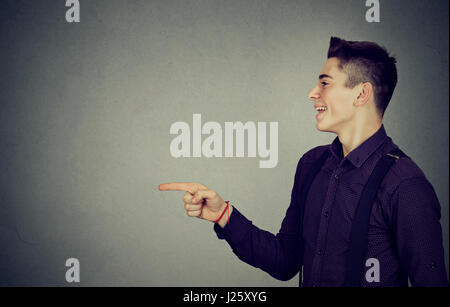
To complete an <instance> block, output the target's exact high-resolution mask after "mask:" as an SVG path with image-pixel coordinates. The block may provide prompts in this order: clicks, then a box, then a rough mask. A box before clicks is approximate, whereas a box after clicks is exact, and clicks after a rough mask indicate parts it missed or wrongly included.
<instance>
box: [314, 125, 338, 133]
mask: <svg viewBox="0 0 450 307" xmlns="http://www.w3.org/2000/svg"><path fill="white" fill-rule="evenodd" d="M316 129H317V130H319V131H321V132H334V131H333V130H332V129H331V128H330V127H325V126H323V125H320V124H319V123H316Z"/></svg>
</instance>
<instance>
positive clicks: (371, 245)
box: [159, 37, 448, 286]
mask: <svg viewBox="0 0 450 307" xmlns="http://www.w3.org/2000/svg"><path fill="white" fill-rule="evenodd" d="M395 63H396V60H395V59H394V58H393V57H390V56H389V54H388V53H387V51H386V50H385V49H384V48H382V47H380V46H378V45H377V44H375V43H372V42H353V41H345V40H342V39H339V38H335V37H332V38H331V41H330V47H329V50H328V59H327V61H326V63H325V66H324V67H323V69H322V72H321V73H320V75H319V79H318V84H317V85H316V86H315V87H314V88H313V89H312V90H311V92H310V93H309V98H310V99H311V100H312V101H313V102H314V108H315V109H316V110H317V115H316V119H317V124H316V127H317V129H318V130H320V131H327V132H333V133H336V134H337V137H336V139H335V140H334V141H333V143H332V144H330V145H327V146H319V147H316V148H314V149H312V150H310V151H309V152H307V153H306V154H304V155H303V156H302V157H301V158H300V160H299V162H298V165H297V170H296V174H295V180H294V187H293V189H292V194H291V203H290V206H289V208H288V209H287V212H286V216H285V218H284V220H283V222H282V225H281V229H280V231H279V233H278V234H277V235H273V234H271V233H269V232H267V231H264V230H261V229H259V228H257V227H256V226H254V225H253V224H252V222H251V221H249V220H248V219H247V218H245V217H244V216H243V215H242V214H241V213H240V212H239V211H238V210H237V209H236V208H235V207H234V206H233V205H232V204H230V203H228V202H225V201H224V200H223V199H222V198H221V197H220V196H219V195H218V194H217V193H216V192H215V191H214V190H211V189H209V188H208V187H206V186H204V185H202V184H199V183H167V184H161V185H160V186H159V189H160V190H183V191H186V193H185V195H184V197H183V199H184V202H185V209H186V211H187V214H188V215H189V216H193V217H199V218H202V219H205V220H209V221H213V222H216V224H215V225H214V230H215V231H216V233H217V235H218V237H219V238H220V239H226V241H227V242H228V243H229V244H230V246H231V247H232V249H233V252H234V253H235V254H236V255H237V256H238V257H239V259H241V260H242V261H245V262H246V263H248V264H250V265H252V266H255V267H258V268H261V269H262V270H264V271H266V272H267V273H269V274H270V275H271V276H273V277H274V278H277V279H279V280H289V279H291V278H292V277H294V276H295V275H296V274H297V273H298V272H299V271H300V270H301V269H302V267H303V274H301V275H303V280H300V282H301V284H303V285H304V286H344V285H349V284H348V283H347V278H348V275H349V274H348V273H349V272H350V269H349V263H350V264H351V263H352V261H349V259H351V258H349V255H350V254H351V251H352V250H354V245H352V244H354V243H353V240H354V237H353V236H355V233H356V236H358V229H356V231H355V230H353V231H352V229H353V228H352V226H354V225H353V224H355V225H356V224H357V221H359V220H358V217H356V212H357V209H358V206H360V205H359V203H360V199H362V194H363V190H364V187H365V186H366V185H368V180H369V178H370V176H371V174H372V173H374V172H375V169H376V167H377V163H378V162H379V161H380V160H381V159H382V158H383V159H391V158H389V157H387V156H388V155H390V156H392V157H394V158H395V163H393V165H392V166H390V168H388V169H387V174H386V175H385V176H384V177H382V180H381V179H380V180H381V181H380V182H381V183H380V184H379V185H378V186H376V189H373V190H374V194H373V195H374V196H373V201H370V202H367V201H366V203H370V207H369V208H370V209H369V211H368V221H367V222H366V224H367V227H368V229H367V233H365V234H364V235H363V236H362V237H363V239H364V240H365V243H364V249H363V254H362V256H364V258H363V259H361V261H362V263H364V264H367V263H369V268H370V264H374V267H373V268H374V269H376V270H374V271H372V272H367V271H364V270H363V269H364V268H363V269H361V270H362V272H361V274H359V273H358V274H359V275H357V276H356V277H357V278H356V279H357V285H358V286H407V285H408V277H409V279H410V281H411V283H412V285H413V286H447V285H448V281H447V274H446V270H445V263H444V250H443V245H442V229H441V225H440V222H439V220H440V204H439V201H438V199H437V197H436V194H435V192H434V190H433V187H432V186H431V184H430V183H429V182H428V180H427V179H426V178H425V175H424V174H423V172H422V171H421V170H420V169H419V167H418V166H417V165H416V164H414V162H413V161H412V160H411V159H410V158H409V157H407V156H396V155H393V154H392V152H396V151H395V150H398V147H397V146H396V145H395V144H394V143H393V142H392V140H391V139H390V138H389V137H388V136H387V135H386V131H385V129H384V127H383V124H382V119H383V114H384V112H385V110H386V107H387V106H388V103H389V101H390V99H391V97H392V94H393V92H394V88H395V86H396V84H397V70H396V66H395ZM325 152H326V154H327V156H324V161H323V162H321V163H318V162H317V161H318V160H319V159H320V157H322V155H323V154H324V153H325ZM386 157H387V158H386ZM317 165H319V166H317ZM313 168H316V169H317V170H316V171H317V173H315V175H314V176H312V177H311V178H312V179H307V178H309V177H308V176H309V175H308V174H310V173H312V169H313ZM308 180H310V181H309V182H310V186H309V188H307V187H306V185H307V181H308ZM305 190H307V191H305ZM302 197H304V200H302ZM361 203H364V201H361ZM301 217H303V218H301ZM362 224H364V223H362ZM359 235H360V234H359ZM360 237H361V235H360ZM358 261H359V260H358ZM353 262H354V261H353ZM366 270H368V268H367V267H366ZM300 278H302V277H301V276H300Z"/></svg>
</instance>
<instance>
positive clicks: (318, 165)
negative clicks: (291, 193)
mask: <svg viewBox="0 0 450 307" xmlns="http://www.w3.org/2000/svg"><path fill="white" fill-rule="evenodd" d="M329 154H330V151H329V149H327V150H325V151H324V152H323V153H322V155H321V156H320V157H319V159H317V160H316V161H315V162H314V164H313V166H312V167H311V170H310V171H309V173H308V175H307V177H306V179H305V182H304V183H303V184H302V186H301V190H300V225H299V226H300V233H301V234H302V236H303V215H304V212H305V205H306V198H307V196H308V192H309V189H310V188H311V184H312V182H313V180H314V178H315V177H316V175H317V173H318V172H319V171H320V169H321V168H322V165H323V164H324V163H325V161H326V160H327V158H328V156H329ZM302 238H303V237H302ZM302 238H301V245H302V249H301V250H302V252H301V253H302V255H301V257H303V251H304V249H303V246H304V243H303V239H302ZM301 262H302V265H303V259H301ZM299 286H300V287H301V286H302V268H300V275H299Z"/></svg>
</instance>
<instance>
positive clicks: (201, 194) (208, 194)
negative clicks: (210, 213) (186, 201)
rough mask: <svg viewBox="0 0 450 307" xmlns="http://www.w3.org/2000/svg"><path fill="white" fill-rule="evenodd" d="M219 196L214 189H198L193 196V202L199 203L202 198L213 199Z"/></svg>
mask: <svg viewBox="0 0 450 307" xmlns="http://www.w3.org/2000/svg"><path fill="white" fill-rule="evenodd" d="M216 196H217V193H216V192H215V191H213V190H198V191H197V192H195V193H194V196H193V197H192V200H191V202H192V203H197V202H199V201H200V200H202V199H204V198H206V199H213V198H214V197H216Z"/></svg>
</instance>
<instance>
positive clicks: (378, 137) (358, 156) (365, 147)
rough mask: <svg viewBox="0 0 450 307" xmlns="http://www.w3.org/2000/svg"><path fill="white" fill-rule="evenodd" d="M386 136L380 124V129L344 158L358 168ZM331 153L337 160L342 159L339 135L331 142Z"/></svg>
mask: <svg viewBox="0 0 450 307" xmlns="http://www.w3.org/2000/svg"><path fill="white" fill-rule="evenodd" d="M387 137H388V136H387V134H386V130H385V129H384V125H381V127H380V129H378V131H377V132H375V134H373V135H372V136H371V137H370V138H368V139H367V140H365V141H364V142H363V143H362V144H361V145H359V146H358V147H356V148H355V149H354V150H352V151H351V152H350V153H349V154H348V155H347V156H346V157H345V158H346V159H347V160H348V161H350V162H351V163H352V164H353V165H354V166H356V167H358V168H359V167H360V166H361V165H362V164H363V163H364V162H365V161H366V160H367V158H369V156H370V155H371V154H372V153H374V152H375V150H377V149H378V147H380V146H381V144H383V143H384V141H385V140H386V138H387ZM331 153H332V154H333V155H334V156H336V157H337V158H338V160H339V161H340V160H341V159H342V157H343V153H342V144H341V142H340V141H339V137H336V138H335V139H334V141H333V143H332V144H331Z"/></svg>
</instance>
